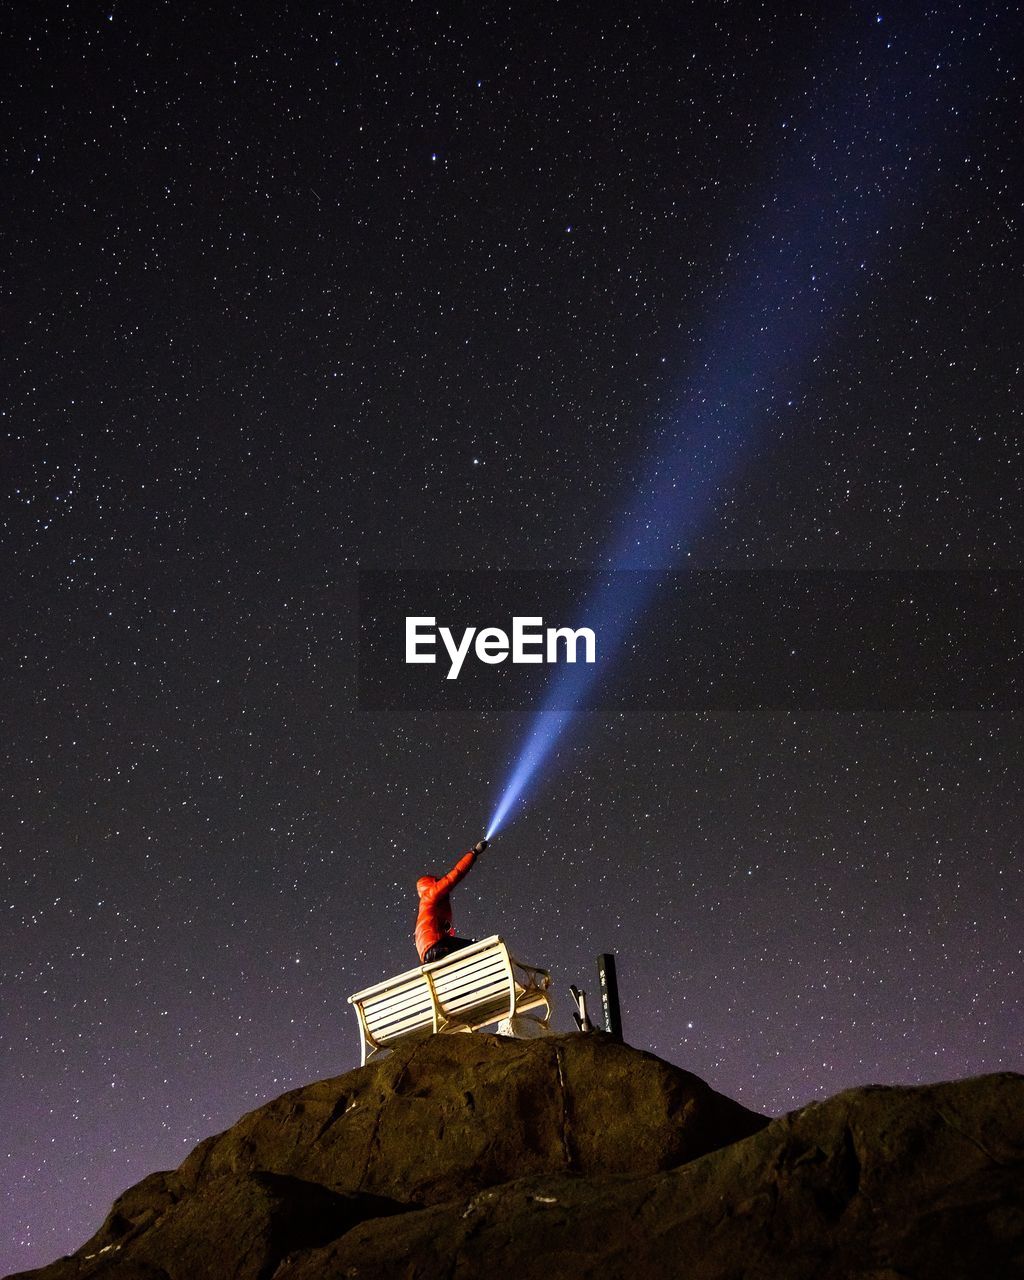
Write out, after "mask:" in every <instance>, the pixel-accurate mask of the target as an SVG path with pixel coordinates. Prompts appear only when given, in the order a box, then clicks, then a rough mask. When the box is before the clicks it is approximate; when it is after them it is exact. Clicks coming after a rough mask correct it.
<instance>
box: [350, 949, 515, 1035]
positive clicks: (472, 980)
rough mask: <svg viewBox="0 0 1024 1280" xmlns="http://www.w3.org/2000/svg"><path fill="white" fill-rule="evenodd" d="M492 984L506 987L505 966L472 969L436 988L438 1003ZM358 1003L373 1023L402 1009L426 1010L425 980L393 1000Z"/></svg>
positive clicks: (373, 1000) (429, 1003)
mask: <svg viewBox="0 0 1024 1280" xmlns="http://www.w3.org/2000/svg"><path fill="white" fill-rule="evenodd" d="M494 981H499V982H502V981H503V982H505V983H506V985H507V983H508V972H507V970H506V968H505V966H504V964H501V963H498V964H494V965H489V966H488V967H486V968H481V969H476V968H474V969H473V970H472V971H466V972H463V973H462V974H460V975H458V976H457V978H455V979H452V980H450V981H449V982H447V983H445V984H444V986H443V987H442V986H440V984H438V985H437V987H436V990H437V995H438V999H439V1000H440V1001H441V1003H442V1004H444V1003H447V1001H448V1000H449V999H452V998H456V997H458V996H459V995H460V994H461V993H463V992H466V991H475V990H476V989H478V988H479V987H482V986H487V985H489V984H490V983H491V982H494ZM359 1003H360V1005H361V1007H362V1010H363V1013H364V1014H365V1016H366V1017H367V1019H370V1020H374V1021H375V1020H377V1019H378V1018H379V1017H380V1016H384V1017H388V1016H390V1015H391V1014H392V1013H396V1012H399V1011H401V1010H403V1009H411V1008H416V1007H419V1006H426V1007H427V1008H428V1009H429V1008H430V1007H431V1000H430V992H429V989H428V988H427V984H426V979H425V978H422V977H421V979H420V983H419V985H418V986H417V987H416V988H415V989H412V990H409V991H403V992H399V993H397V994H396V995H394V996H383V995H381V996H375V997H374V998H373V999H372V1000H366V1001H360V1002H359Z"/></svg>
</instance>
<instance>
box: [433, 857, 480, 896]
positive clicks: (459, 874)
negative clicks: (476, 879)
mask: <svg viewBox="0 0 1024 1280" xmlns="http://www.w3.org/2000/svg"><path fill="white" fill-rule="evenodd" d="M474 862H476V850H475V849H470V851H469V852H468V853H464V854H463V855H462V857H461V858H460V859H459V860H458V862H456V864H455V866H454V867H452V869H451V871H449V872H448V874H447V875H446V876H442V877H441V878H440V880H438V881H437V882H436V884H435V885H434V896H435V897H440V896H441V894H443V893H451V891H452V890H453V889H454V888H455V886H456V885H457V884H458V883H459V881H460V880H461V879H463V877H465V876H466V875H468V874H469V869H470V867H471V866H472V865H473V863H474Z"/></svg>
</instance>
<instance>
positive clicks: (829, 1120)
mask: <svg viewBox="0 0 1024 1280" xmlns="http://www.w3.org/2000/svg"><path fill="white" fill-rule="evenodd" d="M410 1259H415V1276H416V1280H435V1278H436V1280H441V1277H444V1278H445V1280H468V1278H469V1277H475V1276H479V1275H484V1274H486V1271H487V1270H488V1269H490V1268H494V1267H500V1268H501V1269H502V1270H505V1271H507V1272H509V1273H514V1274H515V1276H516V1280H551V1277H552V1276H558V1277H559V1280H563V1278H564V1280H574V1278H575V1277H580V1278H581V1280H582V1277H598V1276H599V1277H601V1280H637V1278H638V1277H642V1278H643V1280H670V1278H671V1280H676V1278H677V1277H681V1276H685V1277H687V1278H688V1280H737V1278H738V1277H743V1280H847V1278H848V1277H853V1276H856V1277H858V1280H907V1278H909V1277H913V1278H914V1280H932V1278H933V1280H940V1278H941V1280H980V1278H981V1277H984V1278H985V1280H1008V1278H1009V1277H1014V1276H1017V1277H1019V1276H1024V1078H1022V1077H1020V1076H1008V1075H1006V1076H989V1077H982V1078H981V1079H979V1080H972V1081H963V1082H960V1083H955V1084H946V1085H933V1086H927V1087H925V1088H919V1089H880V1088H871V1089H855V1090H851V1091H850V1092H848V1093H844V1094H840V1095H839V1096H838V1097H836V1098H833V1099H832V1100H830V1101H829V1102H826V1103H820V1104H815V1105H812V1106H810V1107H807V1108H805V1109H804V1110H803V1111H799V1112H796V1113H794V1114H793V1115H791V1116H786V1117H784V1118H782V1119H780V1120H777V1121H775V1122H774V1123H773V1124H771V1125H770V1126H769V1127H768V1128H766V1129H764V1130H763V1131H762V1132H760V1133H758V1134H756V1135H755V1136H753V1137H751V1138H748V1139H747V1140H746V1141H744V1142H739V1143H737V1144H735V1145H734V1146H730V1147H726V1148H724V1149H722V1150H720V1151H716V1152H714V1153H713V1154H711V1155H707V1156H705V1157H703V1158H702V1159H699V1160H696V1161H693V1162H692V1163H689V1164H686V1165H683V1166H681V1167H680V1168H678V1169H674V1170H671V1171H669V1172H664V1173H657V1174H653V1175H645V1176H635V1175H634V1176H621V1175H620V1176H617V1177H616V1176H611V1177H609V1176H606V1175H597V1176H591V1177H579V1176H572V1175H562V1176H550V1175H548V1176H541V1177H532V1178H525V1179H519V1180H517V1181H514V1182H511V1183H508V1184H506V1185H504V1186H500V1187H494V1188H490V1189H488V1190H486V1191H483V1192H481V1193H478V1194H477V1195H476V1196H474V1197H472V1198H471V1199H470V1200H469V1201H468V1202H467V1201H459V1202H456V1203H453V1204H450V1205H443V1206H437V1207H434V1208H431V1209H426V1210H421V1211H419V1212H414V1213H409V1214H406V1215H403V1217H401V1218H400V1219H397V1220H396V1221H394V1222H391V1223H388V1224H386V1225H385V1224H381V1223H375V1222H367V1223H363V1224H362V1225H360V1226H359V1227H356V1228H355V1229H354V1230H353V1231H351V1232H349V1234H348V1235H346V1236H345V1237H343V1238H342V1239H341V1240H338V1241H336V1242H334V1243H332V1244H330V1245H328V1246H326V1247H325V1248H323V1249H320V1250H316V1251H313V1252H309V1253H306V1254H304V1255H301V1256H298V1257H296V1258H293V1259H291V1260H289V1261H288V1262H286V1263H284V1264H283V1265H282V1267H281V1269H280V1270H279V1271H278V1273H277V1275H276V1277H275V1280H328V1278H332V1280H333V1278H334V1277H342V1276H358V1277H359V1280H392V1278H393V1277H394V1278H397V1277H400V1276H401V1277H405V1276H409V1275H411V1274H413V1273H412V1272H411V1271H410V1268H409V1260H410Z"/></svg>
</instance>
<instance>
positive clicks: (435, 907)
mask: <svg viewBox="0 0 1024 1280" xmlns="http://www.w3.org/2000/svg"><path fill="white" fill-rule="evenodd" d="M474 862H476V850H475V849H470V851H469V853H464V854H463V855H462V857H461V858H460V859H459V860H458V862H456V864H455V866H454V867H452V869H451V871H449V872H448V874H447V875H446V876H442V877H441V878H440V880H437V879H435V878H434V877H433V876H420V878H419V879H418V880H417V881H416V892H417V893H418V894H419V895H420V909H419V912H418V914H417V916H416V950H417V951H418V952H419V957H420V959H421V960H422V959H423V956H424V953H425V952H426V951H427V950H428V949H429V948H430V947H432V946H433V945H434V943H435V942H440V941H441V939H442V938H446V937H447V936H448V935H449V934H450V933H454V930H453V929H452V903H451V899H450V898H449V896H448V895H449V894H450V893H451V891H452V890H453V889H454V888H455V886H456V885H457V884H458V883H459V881H460V880H461V879H462V877H463V876H464V875H465V874H466V873H467V871H469V869H470V867H471V866H472V865H473V863H474Z"/></svg>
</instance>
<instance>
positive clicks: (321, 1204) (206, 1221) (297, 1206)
mask: <svg viewBox="0 0 1024 1280" xmlns="http://www.w3.org/2000/svg"><path fill="white" fill-rule="evenodd" d="M162 1176H166V1175H162ZM152 1181H153V1180H152V1179H146V1182H147V1183H150V1182H152ZM143 1185H144V1184H141V1183H140V1184H139V1187H136V1188H133V1189H132V1192H129V1193H127V1194H126V1195H125V1196H122V1197H121V1199H120V1201H119V1202H118V1203H119V1204H122V1203H123V1202H124V1201H125V1200H126V1199H127V1198H128V1197H129V1196H134V1197H135V1198H136V1203H139V1204H141V1201H142V1198H143V1197H142V1196H141V1194H139V1193H140V1191H141V1188H142V1186H143ZM399 1208H400V1206H398V1205H396V1204H395V1203H394V1202H393V1201H389V1200H384V1199H381V1198H380V1197H377V1196H360V1195H343V1194H341V1195H339V1194H338V1193H337V1192H333V1191H328V1190H327V1189H326V1188H325V1187H321V1186H318V1185H317V1184H316V1183H312V1182H303V1181H302V1180H301V1179H299V1178H289V1177H285V1176H282V1175H281V1174H276V1173H238V1174H230V1173H229V1174H224V1175H222V1176H220V1177H216V1178H211V1179H210V1180H209V1181H207V1182H205V1183H204V1184H203V1185H202V1186H201V1187H198V1188H197V1189H196V1190H195V1191H194V1192H193V1193H192V1194H190V1195H186V1196H183V1197H175V1198H174V1199H173V1200H170V1201H169V1202H165V1207H164V1209H163V1212H157V1213H156V1215H155V1216H153V1215H152V1213H151V1211H150V1209H149V1208H148V1207H147V1208H143V1209H142V1212H141V1213H140V1215H139V1222H138V1223H137V1224H136V1225H134V1226H132V1227H130V1228H129V1229H127V1230H124V1231H120V1233H119V1234H118V1225H117V1223H116V1221H115V1216H116V1215H115V1212H112V1213H111V1214H110V1216H109V1217H108V1219H107V1222H106V1223H104V1226H103V1227H102V1228H101V1229H100V1232H98V1233H97V1235H96V1236H94V1237H93V1239H92V1240H91V1241H90V1242H89V1243H88V1244H86V1245H84V1246H83V1247H82V1248H81V1249H80V1250H79V1251H78V1253H77V1254H74V1255H73V1256H72V1257H70V1258H64V1259H61V1261H60V1262H56V1263H53V1264H52V1265H51V1266H49V1267H44V1268H43V1270H42V1271H36V1272H31V1273H26V1274H31V1275H32V1276H33V1277H34V1278H35V1280H69V1278H70V1277H72V1276H75V1277H83V1278H87V1280H107V1278H108V1277H109V1280H227V1277H231V1278H232V1280H270V1277H271V1276H272V1275H273V1274H274V1271H275V1269H276V1267H277V1265H278V1263H279V1262H280V1261H281V1259H282V1258H284V1257H285V1256H286V1255H287V1254H289V1253H294V1252H295V1251H296V1250H297V1249H303V1248H310V1247H313V1246H316V1245H321V1244H324V1243H326V1242H327V1241H329V1240H333V1239H335V1238H336V1237H337V1236H340V1235H341V1234H343V1233H344V1232H345V1231H348V1230H349V1229H350V1228H351V1227H353V1226H355V1225H356V1224H357V1223H359V1222H362V1221H363V1220H364V1219H365V1218H367V1217H371V1216H373V1217H383V1216H385V1215H387V1214H391V1213H395V1212H396V1211H398V1209H399ZM104 1232H106V1233H107V1234H108V1235H110V1238H109V1239H107V1240H106V1243H101V1242H100V1241H101V1239H103V1233H104Z"/></svg>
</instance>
